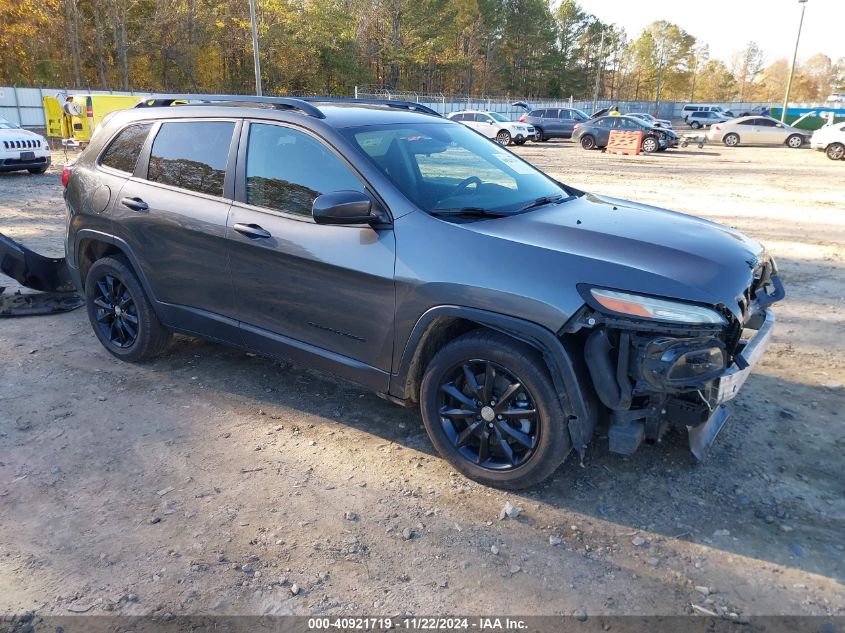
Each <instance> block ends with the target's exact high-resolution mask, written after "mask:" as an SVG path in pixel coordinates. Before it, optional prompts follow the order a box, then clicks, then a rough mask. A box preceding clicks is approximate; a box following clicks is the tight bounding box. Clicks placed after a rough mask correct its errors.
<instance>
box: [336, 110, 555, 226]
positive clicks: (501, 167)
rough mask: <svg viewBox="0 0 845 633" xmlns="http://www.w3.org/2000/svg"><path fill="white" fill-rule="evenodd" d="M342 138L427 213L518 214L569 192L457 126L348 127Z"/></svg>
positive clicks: (395, 125)
mask: <svg viewBox="0 0 845 633" xmlns="http://www.w3.org/2000/svg"><path fill="white" fill-rule="evenodd" d="M343 132H344V134H345V135H346V136H347V138H349V140H350V141H352V143H353V144H354V145H356V146H357V147H358V148H359V149H360V151H361V152H362V153H363V154H364V155H365V156H366V157H367V158H368V159H369V160H370V162H372V164H373V165H375V166H376V167H377V168H378V169H379V170H380V171H381V172H382V173H384V175H385V176H387V177H388V178H389V179H390V180H391V181H392V182H393V184H394V185H396V187H398V188H399V190H400V191H401V192H402V193H403V194H404V195H405V196H406V197H407V198H408V199H409V200H411V201H412V202H414V204H416V205H417V206H418V207H420V208H421V209H423V210H425V211H428V212H437V211H443V210H458V209H469V208H472V209H482V210H484V211H489V212H495V213H501V214H508V213H515V212H518V211H520V210H522V209H523V207H526V206H527V205H530V204H531V203H533V202H535V201H537V200H538V199H540V198H546V197H550V198H560V197H562V198H566V197H567V196H568V195H569V192H568V191H566V190H565V189H563V188H562V187H561V186H560V185H558V184H557V183H556V182H554V181H553V180H552V179H551V178H549V177H548V176H546V175H545V174H543V173H542V172H541V171H539V170H537V169H535V168H534V167H532V166H531V165H529V164H528V163H526V162H525V161H523V160H522V159H520V158H518V157H517V156H515V155H514V154H512V153H511V152H509V151H508V150H506V149H504V148H502V147H500V146H499V145H497V144H496V143H494V142H493V141H490V140H488V139H486V138H484V137H483V136H481V135H480V134H478V133H476V132H473V131H472V130H471V129H469V128H467V127H464V126H463V125H460V124H457V123H448V122H445V121H443V122H428V121H420V122H414V123H406V124H394V125H384V126H378V127H373V126H369V127H360V128H347V129H345V130H343Z"/></svg>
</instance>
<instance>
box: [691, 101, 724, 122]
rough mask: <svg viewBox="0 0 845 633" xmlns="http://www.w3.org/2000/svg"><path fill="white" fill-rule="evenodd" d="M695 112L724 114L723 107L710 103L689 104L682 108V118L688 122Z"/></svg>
mask: <svg viewBox="0 0 845 633" xmlns="http://www.w3.org/2000/svg"><path fill="white" fill-rule="evenodd" d="M694 112H724V110H723V109H722V106H717V105H713V104H708V103H689V104H687V105H685V106H684V107H683V108H681V116H682V117H684V121H687V120H688V119H689V117H690V115H691V114H693V113H694Z"/></svg>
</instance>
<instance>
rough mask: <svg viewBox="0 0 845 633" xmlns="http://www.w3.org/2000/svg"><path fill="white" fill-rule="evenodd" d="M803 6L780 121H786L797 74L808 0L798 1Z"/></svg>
mask: <svg viewBox="0 0 845 633" xmlns="http://www.w3.org/2000/svg"><path fill="white" fill-rule="evenodd" d="M798 4H800V5H801V19H800V20H799V21H798V37H796V38H795V52H794V53H792V66H791V67H790V68H789V80H788V81H787V82H786V94H785V95H784V96H783V108H782V109H781V111H780V121H781V123H784V122H785V121H786V107H787V105H789V91H790V90H792V75H793V74H794V73H795V61H796V60H797V59H798V42H800V41H801V27H802V26H804V11H805V9H806V8H807V0H798Z"/></svg>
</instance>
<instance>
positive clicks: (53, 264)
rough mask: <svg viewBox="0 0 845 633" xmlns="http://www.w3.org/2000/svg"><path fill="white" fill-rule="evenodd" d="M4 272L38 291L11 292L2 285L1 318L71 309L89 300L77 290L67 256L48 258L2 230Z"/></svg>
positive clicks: (0, 259)
mask: <svg viewBox="0 0 845 633" xmlns="http://www.w3.org/2000/svg"><path fill="white" fill-rule="evenodd" d="M0 273H2V274H4V275H6V276H8V277H11V278H12V279H14V280H15V281H17V282H18V283H19V284H20V285H22V286H25V287H27V288H32V289H33V290H37V291H38V292H36V293H27V294H24V293H20V292H16V293H14V294H12V295H7V294H4V290H5V288H2V287H0V317H13V316H29V315H36V314H53V313H56V312H67V311H69V310H75V309H76V308H78V307H80V306H81V305H83V304H84V303H85V302H84V300H83V299H82V297H80V296H79V294H77V292H76V287H75V286H74V283H73V280H72V278H71V276H70V271H69V270H68V267H67V261H66V260H65V258H64V257H44V256H43V255H39V254H38V253H36V252H34V251H31V250H30V249H28V248H27V247H25V246H23V245H22V244H19V243H18V242H16V241H14V240H13V239H11V238H10V237H7V236H6V235H3V234H2V233H0Z"/></svg>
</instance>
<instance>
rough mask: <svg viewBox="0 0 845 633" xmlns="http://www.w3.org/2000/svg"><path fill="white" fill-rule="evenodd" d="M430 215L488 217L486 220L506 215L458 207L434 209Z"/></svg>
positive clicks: (476, 208) (477, 208)
mask: <svg viewBox="0 0 845 633" xmlns="http://www.w3.org/2000/svg"><path fill="white" fill-rule="evenodd" d="M429 213H431V215H437V216H449V215H453V216H454V215H463V216H467V215H469V216H478V217H488V218H501V217H504V216H506V215H509V214H507V213H497V212H495V211H490V210H488V209H484V208H482V207H458V208H454V209H434V210H432V211H430V212H429Z"/></svg>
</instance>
